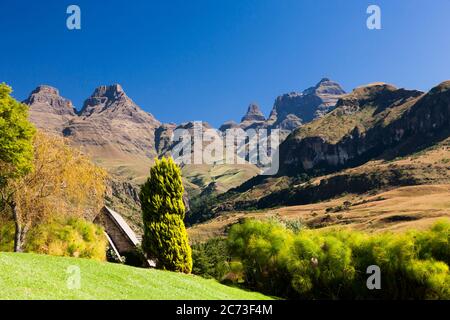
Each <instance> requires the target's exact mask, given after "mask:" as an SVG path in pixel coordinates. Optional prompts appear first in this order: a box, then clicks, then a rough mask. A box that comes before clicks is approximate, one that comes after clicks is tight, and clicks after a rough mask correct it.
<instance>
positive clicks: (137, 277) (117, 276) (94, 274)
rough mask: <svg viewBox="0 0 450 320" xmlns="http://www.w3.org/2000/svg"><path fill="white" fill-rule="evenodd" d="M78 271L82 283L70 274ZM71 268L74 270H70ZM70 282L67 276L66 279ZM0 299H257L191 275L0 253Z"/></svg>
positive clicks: (57, 258) (85, 261)
mask: <svg viewBox="0 0 450 320" xmlns="http://www.w3.org/2000/svg"><path fill="white" fill-rule="evenodd" d="M70 266H75V267H78V268H79V270H80V279H81V281H80V288H79V289H69V287H70V286H68V279H70V277H71V276H74V275H75V274H74V273H73V271H71V269H68V268H69V267H70ZM71 272H72V273H71ZM69 283H70V281H69ZM0 299H43V300H46V299H58V300H59V299H82V300H84V299H89V300H99V299H102V300H103V299H147V300H182V299H199V300H208V299H216V300H229V299H238V300H245V299H251V300H261V299H270V298H268V297H267V296H264V295H262V294H259V293H253V292H247V291H244V290H241V289H237V288H232V287H228V286H224V285H221V284H220V283H218V282H216V281H214V280H207V279H203V278H200V277H197V276H193V275H184V274H178V273H173V272H167V271H159V270H152V269H140V268H133V267H128V266H124V265H119V264H111V263H102V262H96V261H93V260H87V259H75V258H63V257H52V256H44V255H36V254H24V253H0Z"/></svg>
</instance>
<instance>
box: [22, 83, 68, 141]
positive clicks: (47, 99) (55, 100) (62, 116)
mask: <svg viewBox="0 0 450 320" xmlns="http://www.w3.org/2000/svg"><path fill="white" fill-rule="evenodd" d="M23 103H25V104H27V105H29V106H32V108H31V112H30V120H31V121H32V122H33V123H35V124H36V126H37V127H38V128H40V129H44V130H47V131H50V132H52V133H57V134H58V133H61V132H62V130H63V129H64V124H65V123H67V122H68V121H69V120H70V119H72V118H73V117H75V116H76V113H75V108H74V107H73V105H72V102H71V101H70V100H68V99H66V98H63V97H61V96H60V95H59V92H58V90H57V89H55V88H53V87H50V86H47V85H41V86H39V87H37V88H36V89H35V90H33V92H31V94H30V96H29V97H28V98H27V99H26V100H25V101H23Z"/></svg>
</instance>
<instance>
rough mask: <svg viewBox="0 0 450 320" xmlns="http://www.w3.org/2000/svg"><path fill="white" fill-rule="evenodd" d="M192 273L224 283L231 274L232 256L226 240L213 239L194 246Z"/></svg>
mask: <svg viewBox="0 0 450 320" xmlns="http://www.w3.org/2000/svg"><path fill="white" fill-rule="evenodd" d="M192 260H193V266H192V273H193V274H196V275H199V276H202V277H204V278H214V279H217V280H219V281H222V280H223V279H224V278H225V276H226V275H227V274H228V273H229V272H231V271H232V270H231V267H230V256H229V254H228V248H227V243H226V240H225V239H222V238H213V239H210V240H208V241H207V242H205V243H199V244H194V245H192Z"/></svg>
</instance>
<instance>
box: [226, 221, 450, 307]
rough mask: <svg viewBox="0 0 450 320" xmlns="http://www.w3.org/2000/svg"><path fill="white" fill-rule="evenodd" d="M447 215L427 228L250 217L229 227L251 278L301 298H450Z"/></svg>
mask: <svg viewBox="0 0 450 320" xmlns="http://www.w3.org/2000/svg"><path fill="white" fill-rule="evenodd" d="M449 230H450V223H449V222H445V221H443V222H439V223H437V224H436V225H435V226H434V227H433V228H431V229H430V230H429V231H412V232H406V233H398V234H393V233H382V234H365V233H360V232H356V231H350V230H340V229H334V230H329V229H327V230H304V229H302V230H301V231H300V232H296V233H294V232H292V231H290V230H288V229H287V228H286V227H285V226H284V225H283V224H281V223H279V222H277V221H274V220H271V221H256V220H246V221H244V222H243V223H241V224H238V225H235V226H233V227H232V228H231V230H230V234H229V237H228V244H229V249H230V253H231V255H232V257H234V258H237V259H238V260H239V261H240V262H241V263H242V266H243V270H244V274H245V285H246V286H248V287H249V288H252V289H258V290H261V291H263V292H265V293H268V294H272V295H277V296H282V297H289V298H300V299H450V273H449V267H448V261H449V260H448V259H449V254H450V251H449V239H450V238H449ZM371 265H377V266H379V267H380V269H381V290H369V289H368V288H367V286H366V281H367V278H368V277H369V275H368V274H366V270H367V267H369V266H371Z"/></svg>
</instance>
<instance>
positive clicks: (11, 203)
mask: <svg viewBox="0 0 450 320" xmlns="http://www.w3.org/2000/svg"><path fill="white" fill-rule="evenodd" d="M11 92H12V89H11V88H10V87H9V86H7V85H6V84H4V83H2V84H0V191H1V192H0V210H3V211H4V210H5V209H6V207H9V209H10V210H11V212H12V215H13V218H14V221H15V239H14V247H15V250H16V251H21V245H20V243H21V239H20V237H21V234H22V230H21V225H20V222H19V221H18V210H17V202H16V200H15V199H14V193H15V189H11V188H9V187H8V184H9V182H10V181H11V180H14V179H18V178H20V177H22V176H24V175H26V174H27V173H29V172H31V171H32V169H33V145H32V139H33V135H34V133H35V128H34V126H33V125H32V124H31V123H30V122H29V121H28V107H27V106H26V105H24V104H22V103H19V102H18V101H16V100H15V99H14V98H13V97H11Z"/></svg>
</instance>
